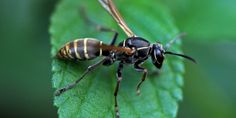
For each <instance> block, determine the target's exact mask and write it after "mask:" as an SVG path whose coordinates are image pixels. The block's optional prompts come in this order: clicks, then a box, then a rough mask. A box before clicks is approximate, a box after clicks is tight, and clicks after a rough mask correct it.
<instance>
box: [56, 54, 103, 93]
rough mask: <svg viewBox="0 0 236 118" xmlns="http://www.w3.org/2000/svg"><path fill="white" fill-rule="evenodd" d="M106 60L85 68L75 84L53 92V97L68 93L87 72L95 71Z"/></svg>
mask: <svg viewBox="0 0 236 118" xmlns="http://www.w3.org/2000/svg"><path fill="white" fill-rule="evenodd" d="M106 59H107V58H104V59H102V60H100V61H98V62H97V63H95V64H93V65H91V66H89V67H88V68H87V70H86V71H85V72H84V73H83V74H82V75H81V77H80V78H79V79H78V80H76V81H75V82H73V83H71V84H69V85H67V86H65V87H63V88H61V89H58V90H57V91H56V92H55V96H59V95H61V94H62V93H64V92H66V91H68V90H70V89H72V88H74V87H75V86H76V85H77V84H78V83H79V82H80V81H81V80H82V79H83V78H84V77H85V76H86V75H87V74H88V73H89V72H91V71H92V70H95V69H96V67H98V66H99V65H101V64H102V63H103V62H104V61H105V60H106Z"/></svg>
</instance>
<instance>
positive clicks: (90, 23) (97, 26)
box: [80, 7, 118, 45]
mask: <svg viewBox="0 0 236 118" xmlns="http://www.w3.org/2000/svg"><path fill="white" fill-rule="evenodd" d="M80 14H81V16H82V18H83V19H84V21H85V22H86V23H87V24H89V25H93V26H94V27H96V29H97V30H98V31H102V32H114V33H115V34H114V36H113V40H112V42H111V43H110V45H114V44H115V42H116V39H117V36H118V32H117V31H116V30H114V29H111V28H107V27H104V26H102V25H99V24H97V23H95V22H93V21H92V20H91V19H89V17H88V16H87V14H86V11H85V8H84V7H81V9H80Z"/></svg>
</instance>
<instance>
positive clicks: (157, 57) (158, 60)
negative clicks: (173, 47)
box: [151, 43, 165, 68]
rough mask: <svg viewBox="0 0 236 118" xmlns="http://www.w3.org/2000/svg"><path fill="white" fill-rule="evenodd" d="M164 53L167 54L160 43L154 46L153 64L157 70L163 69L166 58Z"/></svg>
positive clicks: (152, 53)
mask: <svg viewBox="0 0 236 118" xmlns="http://www.w3.org/2000/svg"><path fill="white" fill-rule="evenodd" d="M164 53H165V50H164V48H163V46H162V45H161V44H160V43H156V44H153V45H152V51H151V57H152V63H153V64H154V65H155V66H156V67H157V68H161V66H162V63H163V61H164V58H165V56H164Z"/></svg>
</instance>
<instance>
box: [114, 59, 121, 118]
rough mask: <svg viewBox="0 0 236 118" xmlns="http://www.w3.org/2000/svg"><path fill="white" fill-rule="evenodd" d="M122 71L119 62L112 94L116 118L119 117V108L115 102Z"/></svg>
mask: <svg viewBox="0 0 236 118" xmlns="http://www.w3.org/2000/svg"><path fill="white" fill-rule="evenodd" d="M122 69H123V63H121V62H120V64H119V67H118V69H117V73H116V74H117V83H116V89H115V92H114V96H115V111H116V118H119V117H120V113H119V106H118V102H117V95H118V92H119V88H120V82H121V80H122Z"/></svg>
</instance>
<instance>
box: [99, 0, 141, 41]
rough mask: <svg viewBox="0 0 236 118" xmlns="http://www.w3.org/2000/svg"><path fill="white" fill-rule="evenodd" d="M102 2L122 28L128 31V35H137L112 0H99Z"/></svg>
mask: <svg viewBox="0 0 236 118" xmlns="http://www.w3.org/2000/svg"><path fill="white" fill-rule="evenodd" d="M98 1H99V2H100V4H101V5H102V6H103V7H104V8H105V9H106V11H107V12H109V13H110V14H111V16H112V17H113V18H114V19H115V21H116V22H117V23H118V25H119V26H120V27H121V29H122V30H123V31H124V32H125V33H126V35H127V36H128V37H135V36H136V35H135V34H134V33H133V32H132V31H131V30H130V28H129V27H128V26H127V24H126V23H125V21H124V19H123V18H122V17H121V15H120V13H119V11H118V10H117V9H116V6H115V5H114V3H113V2H112V0H98Z"/></svg>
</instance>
